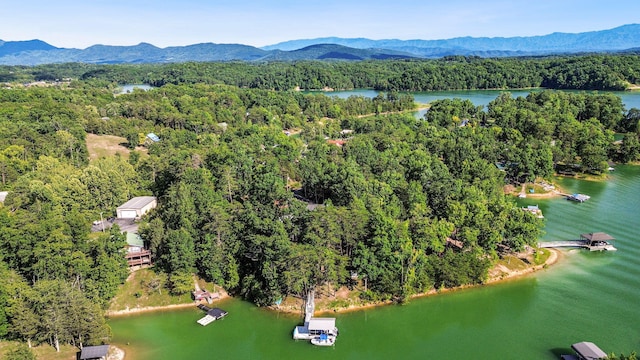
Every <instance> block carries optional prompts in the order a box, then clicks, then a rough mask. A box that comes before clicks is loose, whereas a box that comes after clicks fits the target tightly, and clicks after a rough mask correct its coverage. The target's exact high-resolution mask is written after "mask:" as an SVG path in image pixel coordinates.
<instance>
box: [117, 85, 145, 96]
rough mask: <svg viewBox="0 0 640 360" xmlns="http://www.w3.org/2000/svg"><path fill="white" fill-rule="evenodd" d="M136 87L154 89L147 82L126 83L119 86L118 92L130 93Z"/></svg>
mask: <svg viewBox="0 0 640 360" xmlns="http://www.w3.org/2000/svg"><path fill="white" fill-rule="evenodd" d="M134 89H140V90H144V91H147V90H151V89H153V86H151V85H147V84H124V85H120V86H119V87H118V94H128V93H131V92H133V90H134Z"/></svg>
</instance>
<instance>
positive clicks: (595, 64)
mask: <svg viewBox="0 0 640 360" xmlns="http://www.w3.org/2000/svg"><path fill="white" fill-rule="evenodd" d="M64 78H75V79H77V78H80V79H83V80H88V79H101V80H106V81H109V82H113V81H115V82H117V83H120V84H124V83H144V84H150V85H153V86H162V85H165V84H176V85H177V84H196V83H207V84H226V85H234V86H238V87H242V88H253V89H268V90H278V91H284V90H293V89H296V88H300V89H323V88H331V89H354V88H355V89H358V88H372V89H376V90H381V91H433V90H466V89H469V90H473V89H521V88H537V87H545V88H549V89H575V90H624V89H626V88H627V86H628V85H629V84H637V83H638V82H639V79H640V60H639V59H638V55H635V54H593V55H582V56H550V57H534V58H495V59H491V58H488V59H487V58H479V57H464V56H449V57H445V58H442V59H438V60H388V61H362V62H320V61H299V62H267V63H246V62H217V63H203V62H191V63H180V64H175V63H172V64H140V65H126V66H125V65H90V64H75V63H73V64H52V65H40V66H35V67H25V66H0V82H15V81H33V80H55V79H64Z"/></svg>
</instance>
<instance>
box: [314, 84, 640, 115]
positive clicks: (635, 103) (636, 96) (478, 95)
mask: <svg viewBox="0 0 640 360" xmlns="http://www.w3.org/2000/svg"><path fill="white" fill-rule="evenodd" d="M531 91H542V89H534V90H531ZM531 91H530V90H456V91H426V92H410V94H411V95H413V97H414V99H415V101H416V102H417V103H419V104H428V103H430V102H433V101H436V100H442V99H452V98H460V99H464V100H466V99H468V100H471V102H473V103H474V104H475V105H478V106H479V105H482V106H487V105H488V104H489V103H490V102H491V101H493V100H494V99H495V98H496V97H498V95H500V94H501V93H503V92H509V93H511V96H512V97H514V98H516V97H518V96H524V97H526V96H527V95H528V94H529V93H530V92H531ZM569 92H574V93H577V92H580V91H574V90H571V91H569ZM312 93H315V92H312ZM318 93H322V94H325V95H327V96H337V97H339V98H343V99H346V98H348V97H349V96H352V95H353V96H364V97H369V98H372V97H375V96H377V95H378V94H379V93H381V92H379V91H376V90H371V89H356V90H348V91H319V92H318ZM600 93H607V94H614V95H617V96H619V97H620V98H621V99H622V103H623V104H624V106H625V108H626V109H627V110H629V109H631V108H637V109H640V91H606V92H600ZM426 112H427V110H420V111H416V112H415V113H414V115H415V116H416V117H417V118H422V117H423V116H424V114H425V113H426Z"/></svg>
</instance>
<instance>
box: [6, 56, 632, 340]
mask: <svg viewBox="0 0 640 360" xmlns="http://www.w3.org/2000/svg"><path fill="white" fill-rule="evenodd" d="M596 59H599V60H598V61H600V64H605V63H607V64H609V63H616V62H618V63H619V64H627V65H629V66H628V67H625V69H626V70H625V71H624V72H622V71H620V72H619V73H620V74H622V73H624V74H626V75H624V76H622V77H619V78H616V79H618V80H620V81H622V83H624V82H625V81H628V82H636V79H635V77H634V76H635V75H632V73H633V71H634V70H633V69H634V68H635V66H637V65H635V61H632V60H633V59H629V58H626V57H624V56H617V57H616V56H604V55H602V56H600V58H598V57H597V56H591V57H589V56H587V57H584V58H579V57H578V58H558V59H530V60H527V59H525V60H518V61H522V62H518V61H516V60H511V61H512V62H509V60H505V62H504V63H502V62H500V61H497V60H486V59H484V60H483V59H475V58H451V59H443V60H441V61H434V62H424V63H422V62H402V61H390V62H381V63H367V62H363V63H358V64H353V63H328V64H327V63H318V64H316V63H295V64H262V65H260V64H258V65H255V64H254V65H249V64H237V63H222V64H200V63H193V64H183V65H174V64H172V65H158V66H146V65H139V66H122V67H120V66H98V67H96V66H93V65H91V66H90V65H83V64H64V65H52V66H49V67H36V68H25V69H13V70H12V71H14V70H15V71H14V75H15V76H16V77H20V76H26V75H25V74H28V73H31V75H29V76H33V75H34V74H35V72H36V71H50V72H52V73H51V74H50V75H51V76H53V78H58V76H59V75H60V76H65V77H66V76H71V75H73V74H75V75H78V74H79V75H78V78H77V79H73V80H72V81H69V82H62V83H56V84H52V83H50V84H48V85H49V86H47V87H22V86H20V85H17V84H11V85H10V86H7V87H5V88H2V89H0V175H1V183H0V190H4V191H8V195H7V197H6V200H5V201H4V203H3V204H2V205H0V338H11V339H19V340H23V341H25V342H32V341H33V342H36V343H50V344H52V345H53V346H56V347H58V346H59V344H60V343H69V344H74V345H81V344H98V343H101V342H104V341H105V339H108V337H109V329H108V326H107V325H106V323H105V319H104V316H103V310H104V309H105V308H106V306H107V304H108V302H109V300H110V299H111V298H112V297H113V296H114V294H115V293H116V291H117V289H118V286H119V285H120V284H122V283H123V282H124V280H125V278H126V276H127V274H128V272H129V269H128V267H127V263H126V261H125V259H124V257H123V251H124V250H123V249H124V245H125V238H124V234H122V233H121V232H120V229H118V228H117V227H114V228H112V229H111V230H110V231H107V232H98V233H91V222H92V220H94V219H96V218H100V217H103V216H104V217H110V216H114V215H115V209H116V207H117V206H118V205H120V204H122V203H123V202H125V201H126V200H128V199H129V198H131V197H133V196H138V195H151V194H152V195H154V196H157V197H158V200H159V206H158V208H157V209H155V210H154V211H153V212H151V213H150V214H149V215H148V216H146V217H145V218H143V219H142V220H141V223H140V235H141V236H142V238H143V240H144V242H145V244H146V245H147V246H148V247H149V248H150V249H151V251H152V253H153V254H154V256H155V263H156V265H155V267H156V269H158V270H160V271H164V272H166V273H167V275H168V279H169V281H168V284H169V289H168V290H169V291H171V292H172V293H175V294H180V293H185V292H188V291H190V289H191V286H192V284H193V283H192V274H194V273H195V274H198V275H199V276H201V277H203V278H204V279H206V280H208V281H212V282H214V283H216V284H219V285H220V286H223V287H224V288H226V289H227V290H228V291H229V292H231V293H233V294H236V295H239V296H242V297H245V298H247V299H249V300H251V301H253V302H255V303H256V304H258V305H270V304H273V303H274V302H275V301H276V300H278V299H280V298H282V297H284V296H287V295H303V294H305V293H306V291H308V290H309V289H311V288H313V287H315V286H319V285H328V286H333V287H339V286H353V285H354V283H355V282H357V281H361V280H362V279H366V281H367V284H368V289H367V291H366V292H365V293H363V296H364V297H366V298H368V299H372V300H376V299H395V300H398V301H402V300H404V299H407V298H408V297H409V296H410V295H412V294H415V293H420V292H425V291H428V290H431V289H440V288H449V287H456V286H460V285H465V284H480V283H483V282H484V281H485V280H486V279H487V271H488V269H489V267H490V266H491V264H492V262H493V261H494V260H495V259H497V257H498V256H499V255H500V254H501V253H505V252H507V253H508V252H513V251H521V250H523V249H525V248H526V247H535V246H536V243H537V239H538V237H539V235H540V232H541V229H542V220H540V219H538V218H536V217H535V216H534V215H532V214H530V213H528V212H525V211H522V210H521V209H520V207H518V206H517V204H516V203H515V201H513V199H511V198H510V197H508V196H505V194H504V192H503V187H504V185H505V184H509V183H511V184H515V183H520V182H524V181H531V180H534V179H536V178H549V177H550V176H551V175H552V174H553V173H554V171H557V170H558V167H559V166H560V167H561V168H563V169H567V168H568V169H572V171H581V172H589V173H593V174H602V173H604V172H606V171H607V170H606V169H607V161H610V160H616V161H624V162H626V161H636V160H638V156H639V154H640V144H639V141H638V120H640V116H638V114H639V111H638V109H630V110H628V111H627V110H626V109H624V107H623V105H622V102H621V100H620V98H618V97H616V96H614V95H611V94H606V93H587V92H580V93H578V92H571V93H567V92H562V91H551V90H546V91H536V92H531V93H530V94H529V95H528V96H527V97H518V98H513V97H512V96H511V94H510V93H508V92H504V93H502V94H501V95H500V96H498V97H497V98H496V99H495V100H494V101H492V102H491V103H490V104H489V105H488V106H487V107H486V108H483V107H478V106H475V105H474V104H473V103H471V102H470V101H468V100H461V99H446V100H439V101H435V102H433V103H432V104H430V109H429V111H428V112H427V113H426V115H425V116H424V118H421V119H417V118H416V117H414V116H413V115H412V113H411V111H413V110H415V108H416V104H415V103H414V99H413V97H412V96H411V95H410V94H407V93H402V92H396V91H388V92H385V93H383V94H380V95H378V96H376V97H374V98H365V97H361V96H352V97H349V98H347V99H340V98H337V97H330V96H325V95H322V94H307V93H303V92H300V91H293V90H292V88H294V87H304V88H318V87H319V88H322V87H325V86H329V87H335V88H346V87H368V86H370V87H376V88H385V89H388V90H400V89H403V90H407V89H420V90H425V88H423V87H422V86H424V85H416V87H415V88H414V87H411V86H409V85H410V83H411V81H413V80H410V79H414V80H415V81H416V84H420V83H421V82H422V81H424V83H423V84H435V83H433V82H432V80H429V79H430V78H428V77H427V78H422V77H423V76H424V74H431V75H433V74H434V72H433V71H431V70H429V69H430V67H434V68H438V67H442V69H448V68H447V67H448V66H453V68H452V69H458V70H455V71H454V70H447V71H451V72H449V73H447V74H456V76H462V74H464V73H465V71H467V70H468V69H471V70H469V71H470V73H473V74H475V75H473V77H471V78H465V77H463V78H460V79H458V80H455V81H453V82H449V80H447V79H448V78H447V79H445V78H443V82H442V83H441V84H449V85H442V86H445V87H448V86H458V85H451V84H465V85H464V87H463V88H479V87H482V86H489V85H486V84H488V83H482V84H484V85H482V84H480V83H474V82H473V81H475V80H473V79H480V78H481V77H482V76H484V75H481V74H480V73H479V71H480V70H479V69H485V70H484V71H485V72H486V73H487V75H486V76H487V77H495V76H498V75H496V74H506V73H507V72H505V71H507V70H508V71H513V72H514V74H515V73H516V72H519V73H520V76H519V78H520V79H522V78H524V79H527V74H530V75H531V77H529V78H528V79H530V80H531V79H533V80H531V83H530V84H529V83H527V84H524V85H527V86H528V85H531V86H540V85H541V83H540V82H541V81H543V80H542V78H540V77H537V76H539V75H535V74H534V73H535V71H532V70H531V69H532V68H533V69H534V70H535V69H538V70H540V71H542V69H546V70H544V71H542V72H544V73H545V74H546V75H545V76H546V77H544V79H549V78H550V77H549V76H550V75H549V74H551V73H550V72H549V71H550V70H549V69H550V68H554V69H555V68H556V67H551V64H556V62H557V64H556V65H554V66H557V68H558V69H562V66H565V67H568V66H569V65H568V64H570V61H578V62H580V64H586V65H584V66H585V69H586V68H589V66H591V65H588V64H595V63H597V62H598V61H596ZM492 61H495V62H496V63H495V64H494V65H495V66H496V67H497V69H498V70H496V69H494V68H491V67H490V65H491V64H492ZM526 61H531V64H529V63H526ZM627 62H628V63H627ZM593 66H595V65H593ZM501 68H502V69H503V70H504V71H503V72H501V71H502V70H499V69H501ZM576 68H577V67H575V66H573V65H572V66H571V69H576ZM465 69H467V70H465ZM518 69H520V70H518ZM567 69H568V68H567ZM605 69H609V70H610V69H611V67H610V66H605ZM609 70H606V71H605V72H608V71H609ZM2 71H6V69H3V70H2ZM434 71H435V70H434ZM529 71H532V72H530V73H529ZM536 71H537V70H536ZM603 71H604V70H603ZM445 73H446V72H445ZM69 74H71V75H69ZM563 74H564V75H563V76H564V79H568V78H575V77H572V76H573V75H571V74H569V72H568V70H565V71H564V73H563ZM584 74H585V75H584V76H586V78H587V81H586V82H584V84H596V83H598V82H601V81H602V79H604V78H602V79H601V78H599V77H598V76H600V75H598V74H600V73H599V72H597V71H595V72H592V71H585V72H584ZM235 75H237V76H235ZM431 75H429V76H431ZM447 76H449V75H447ZM452 76H453V75H452ZM581 76H582V75H581ZM616 76H617V75H616ZM152 78H155V79H156V80H152ZM347 78H348V79H349V80H348V81H347V80H345V79H347ZM257 79H259V80H260V81H259V82H255V81H257ZM292 79H293V80H292ZM311 79H313V82H308V81H310V80H311ZM355 79H360V80H358V81H360V82H358V81H356V82H354V80H355ZM381 79H385V80H384V81H382V80H381ZM425 79H426V80H425ZM598 79H600V80H598ZM245 80H246V81H249V82H247V83H243V81H245ZM396 80H397V81H398V82H397V83H396V82H395V81H396ZM507 80H508V78H507V79H505V81H507ZM605 80H606V79H605ZM122 81H132V82H138V81H146V82H149V83H153V84H154V85H156V86H157V87H155V88H153V89H151V90H149V91H142V90H134V91H133V92H131V93H128V94H120V95H115V94H114V89H115V87H116V85H117V83H120V82H122ZM154 81H155V82H154ZM305 81H307V82H305ZM345 81H346V82H345ZM458 81H460V83H458ZM509 81H511V80H509ZM526 81H529V80H526ZM545 81H546V80H545ZM607 81H608V80H607ZM393 84H396V85H393ZM400 84H401V85H400ZM479 84H480V85H479ZM510 84H511V83H506V85H505V84H504V83H501V84H498V85H499V86H498V87H501V86H504V87H510V86H514V85H510ZM494 85H495V84H494ZM494 85H491V87H494ZM524 85H522V84H521V85H518V86H524ZM434 86H436V85H434ZM437 86H441V85H437ZM589 86H591V85H589ZM598 86H599V85H598ZM607 86H608V85H607ZM276 89H278V90H283V91H277V90H276ZM150 132H153V133H155V134H157V135H158V136H159V139H160V141H158V142H154V143H147V144H144V138H145V135H146V134H148V133H150ZM615 133H620V134H622V136H623V139H622V141H616V139H615V137H614V134H615ZM88 134H92V135H113V136H119V137H122V138H124V139H126V140H125V141H124V143H125V145H127V146H128V147H129V148H130V149H131V152H130V153H129V154H128V156H125V155H127V154H124V153H123V154H119V155H116V156H108V157H100V158H97V159H91V160H90V159H89V156H88V149H87V135H88ZM141 146H144V148H141ZM134 149H137V150H134ZM140 149H143V150H140ZM496 164H502V165H503V166H500V167H498V166H496Z"/></svg>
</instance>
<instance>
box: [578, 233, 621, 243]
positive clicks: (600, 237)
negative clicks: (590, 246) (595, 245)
mask: <svg viewBox="0 0 640 360" xmlns="http://www.w3.org/2000/svg"><path fill="white" fill-rule="evenodd" d="M580 236H581V237H582V238H584V239H585V240H587V241H589V242H591V241H609V240H614V238H613V237H612V236H611V235H609V234H605V233H603V232H595V233H589V234H582V235H580Z"/></svg>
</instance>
